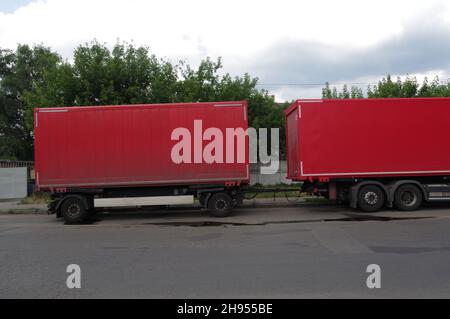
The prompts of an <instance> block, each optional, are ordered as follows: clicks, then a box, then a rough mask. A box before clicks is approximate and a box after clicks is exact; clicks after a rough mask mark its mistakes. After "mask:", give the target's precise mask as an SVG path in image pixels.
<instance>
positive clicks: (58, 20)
mask: <svg viewBox="0 0 450 319" xmlns="http://www.w3.org/2000/svg"><path fill="white" fill-rule="evenodd" d="M449 2H450V1H444V0H441V1H439V0H428V1H422V0H396V1H392V0H377V1H361V0H341V1H317V0H316V1H298V0H297V1H295V0H292V1H288V0H277V1H264V0H259V1H250V0H247V1H245V0H223V1H219V0H192V1H186V0H172V1H171V0H152V1H144V0H142V1H141V0H126V1H125V0H47V1H45V0H38V1H34V2H32V3H30V4H28V5H27V6H24V7H21V8H19V9H18V10H16V11H15V12H13V13H9V14H6V13H1V12H0V47H3V48H15V47H16V45H17V43H28V44H36V43H43V44H45V45H48V46H50V47H52V48H53V49H55V50H57V51H59V52H60V53H61V54H62V55H63V56H65V57H66V58H70V57H71V52H72V50H73V48H74V47H75V46H77V45H78V44H80V43H84V42H88V41H90V40H92V39H94V38H96V39H98V40H99V41H101V42H107V43H108V44H110V45H111V44H114V43H115V42H116V41H117V39H118V38H119V39H121V40H126V41H131V40H133V41H134V42H135V43H136V44H138V45H148V46H150V49H151V51H152V53H155V54H157V55H159V56H165V57H168V58H170V59H171V60H173V61H177V60H179V59H187V60H188V61H189V62H191V63H194V64H195V63H196V62H198V61H199V60H200V59H201V58H204V57H205V56H207V55H209V56H212V57H217V56H222V57H223V58H224V63H225V67H226V66H227V64H228V63H230V64H232V65H233V69H235V66H239V65H240V64H241V65H240V66H241V69H242V70H243V72H244V71H245V70H246V65H245V64H244V61H248V60H249V59H250V60H251V59H252V58H253V57H255V56H258V57H259V58H262V59H264V57H261V56H259V55H258V54H259V53H260V52H263V51H264V50H266V49H267V48H270V47H271V46H273V45H274V44H275V43H278V42H282V41H284V40H285V41H299V40H302V41H314V42H317V43H323V44H326V45H330V46H337V47H341V48H342V47H345V48H347V49H348V50H350V51H351V50H352V48H355V49H356V48H359V49H361V48H364V47H368V46H371V45H374V44H376V43H379V42H382V41H384V40H385V39H388V38H391V37H392V36H394V35H401V34H402V33H403V32H404V31H405V30H404V28H405V25H407V24H408V23H409V24H411V21H416V20H417V23H432V22H433V20H434V19H436V18H438V19H439V20H440V21H444V22H445V23H447V25H450V4H449ZM436 12H437V13H436ZM436 14H438V15H439V16H438V17H437V16H435V15H436ZM417 17H419V18H417ZM443 41H445V39H443ZM329 55H330V56H333V52H332V51H330V52H329ZM241 61H242V62H241ZM252 75H255V76H258V74H252ZM361 75H363V74H361ZM323 80H324V81H325V80H327V79H323ZM277 95H278V96H281V95H282V94H281V93H280V92H278V93H277Z"/></svg>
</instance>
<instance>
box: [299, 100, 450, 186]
mask: <svg viewBox="0 0 450 319" xmlns="http://www.w3.org/2000/svg"><path fill="white" fill-rule="evenodd" d="M298 102H299V104H300V106H301V110H302V111H301V113H302V114H301V119H300V126H299V129H300V130H299V138H300V142H301V155H302V156H301V160H300V166H301V172H300V175H299V177H301V178H302V179H306V178H311V177H313V178H314V177H321V176H322V177H330V178H340V177H367V176H403V175H409V176H411V175H417V176H420V175H450V148H449V147H448V144H449V141H450V130H449V124H450V99H449V98H435V99H431V98H430V99H361V100H323V101H320V102H312V103H303V102H302V101H301V100H300V101H298Z"/></svg>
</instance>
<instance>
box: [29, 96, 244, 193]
mask: <svg viewBox="0 0 450 319" xmlns="http://www.w3.org/2000/svg"><path fill="white" fill-rule="evenodd" d="M223 105H225V106H223ZM58 110H61V111H58ZM246 111H247V110H246V102H245V101H244V102H235V103H196V104H192V103H191V104H169V105H141V106H108V107H76V108H75V107H73V108H65V109H64V111H62V109H37V110H36V111H35V113H36V114H35V117H36V118H35V121H36V123H35V126H37V127H35V134H36V142H35V143H36V166H37V169H38V173H39V180H38V185H39V186H40V187H41V188H46V187H69V186H84V187H101V186H120V185H124V186H133V185H165V184H186V183H189V184H190V183H210V182H228V181H235V182H239V181H244V182H245V181H248V178H249V177H248V165H247V163H248V151H247V148H248V147H247V145H248V139H246V141H245V154H246V158H245V163H236V162H235V163H231V164H228V163H212V164H207V163H204V162H203V163H181V164H176V163H174V162H173V161H172V158H171V151H172V147H173V146H174V145H175V144H176V143H178V141H175V140H171V135H172V131H173V130H174V129H175V128H187V129H188V130H189V131H190V132H192V133H193V132H194V120H202V124H203V131H204V130H206V129H207V128H210V127H216V128H219V129H221V130H222V131H223V132H224V133H225V129H226V128H237V127H242V128H243V129H244V130H245V129H247V125H248V124H247V115H246ZM224 138H225V136H224ZM194 139H195V136H191V149H192V151H193V150H194ZM200 139H201V135H200ZM200 143H201V145H202V146H203V147H204V146H205V145H206V144H207V143H209V141H200ZM234 150H235V158H236V153H237V143H235V148H234ZM224 156H226V151H225V150H224ZM191 158H192V159H193V154H192V157H191Z"/></svg>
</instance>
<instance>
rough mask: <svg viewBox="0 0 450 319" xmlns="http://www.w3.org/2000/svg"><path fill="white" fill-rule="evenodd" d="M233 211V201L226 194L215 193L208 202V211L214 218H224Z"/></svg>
mask: <svg viewBox="0 0 450 319" xmlns="http://www.w3.org/2000/svg"><path fill="white" fill-rule="evenodd" d="M232 209H233V199H232V198H231V196H230V195H228V194H227V193H216V194H214V195H212V196H211V198H210V199H209V200H208V211H209V213H210V214H211V215H213V216H215V217H226V216H229V215H230V214H231V211H232Z"/></svg>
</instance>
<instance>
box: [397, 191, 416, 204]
mask: <svg viewBox="0 0 450 319" xmlns="http://www.w3.org/2000/svg"><path fill="white" fill-rule="evenodd" d="M416 200H417V199H416V196H414V194H413V193H412V192H410V191H405V192H403V194H402V196H401V201H402V203H403V204H404V205H406V206H412V205H414V204H415V203H416Z"/></svg>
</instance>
